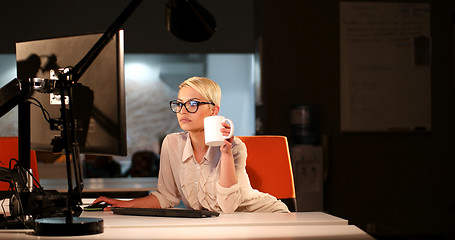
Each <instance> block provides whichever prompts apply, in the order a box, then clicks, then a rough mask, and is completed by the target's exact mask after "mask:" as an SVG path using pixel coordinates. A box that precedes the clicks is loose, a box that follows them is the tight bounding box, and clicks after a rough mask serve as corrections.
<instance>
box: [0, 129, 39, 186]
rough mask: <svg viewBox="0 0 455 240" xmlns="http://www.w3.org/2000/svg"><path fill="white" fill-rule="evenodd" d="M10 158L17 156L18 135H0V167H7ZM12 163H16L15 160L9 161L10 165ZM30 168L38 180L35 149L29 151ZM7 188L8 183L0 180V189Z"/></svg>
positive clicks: (16, 157)
mask: <svg viewBox="0 0 455 240" xmlns="http://www.w3.org/2000/svg"><path fill="white" fill-rule="evenodd" d="M11 158H15V159H18V158H19V139H18V137H0V167H4V168H8V167H9V163H10V159H11ZM14 165H16V162H15V161H13V162H11V167H14ZM30 168H31V169H32V171H33V176H34V177H35V178H36V180H38V181H39V174H38V164H37V162H36V152H35V151H30ZM8 189H9V183H7V182H1V181H0V191H7V190H8Z"/></svg>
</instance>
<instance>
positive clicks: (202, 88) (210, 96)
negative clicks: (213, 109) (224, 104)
mask: <svg viewBox="0 0 455 240" xmlns="http://www.w3.org/2000/svg"><path fill="white" fill-rule="evenodd" d="M183 87H190V88H192V89H194V90H196V91H197V92H198V93H200V94H201V95H202V96H203V97H204V98H205V99H206V100H207V101H209V102H213V103H215V105H216V106H220V104H221V88H220V86H218V84H217V83H216V82H214V81H212V80H210V79H208V78H205V77H191V78H188V79H187V80H185V81H184V82H182V83H181V84H180V85H179V89H181V88H183Z"/></svg>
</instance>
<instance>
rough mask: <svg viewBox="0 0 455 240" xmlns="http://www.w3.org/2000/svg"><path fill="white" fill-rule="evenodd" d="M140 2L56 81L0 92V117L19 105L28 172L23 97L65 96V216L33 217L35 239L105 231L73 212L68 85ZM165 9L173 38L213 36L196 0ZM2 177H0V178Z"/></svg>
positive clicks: (176, 0) (22, 158) (74, 151)
mask: <svg viewBox="0 0 455 240" xmlns="http://www.w3.org/2000/svg"><path fill="white" fill-rule="evenodd" d="M141 2H142V0H132V1H131V2H130V3H129V5H128V6H127V7H126V8H125V9H124V10H123V12H122V13H121V14H120V15H119V16H118V18H117V19H116V20H115V21H114V22H113V23H112V25H111V26H110V27H109V28H108V29H107V30H106V32H105V33H104V34H103V35H102V36H101V37H100V39H99V40H98V41H97V42H96V43H95V45H94V46H93V47H92V48H91V49H90V51H89V52H88V53H87V54H86V55H85V56H84V57H83V58H82V59H81V60H80V61H79V62H78V63H77V64H76V65H75V66H74V67H73V68H71V69H69V70H67V71H57V73H56V74H57V77H58V80H48V79H36V78H34V79H18V78H16V79H14V80H12V81H11V82H9V83H7V84H6V85H5V86H4V87H2V88H1V89H0V117H2V116H3V115H4V114H6V113H7V112H9V111H10V110H11V109H12V108H14V107H15V106H17V105H18V107H19V164H20V165H21V167H23V168H24V169H29V168H30V103H29V102H27V99H28V98H29V97H30V96H31V94H32V93H33V91H43V92H49V91H50V90H55V89H57V90H59V91H60V96H61V99H65V97H67V98H68V111H62V113H61V119H62V128H63V131H62V137H63V143H64V144H63V149H64V150H65V157H66V165H67V178H68V196H67V197H68V199H67V201H68V204H67V207H68V209H67V211H66V212H65V214H66V216H65V217H50V218H40V219H36V220H35V223H34V229H35V233H36V234H37V235H54V236H56V235H58V236H74V235H89V234H97V233H102V232H103V231H104V225H103V219H100V218H82V217H78V216H79V214H80V212H79V213H77V211H76V212H74V209H75V208H78V206H77V205H78V204H79V205H80V204H82V198H81V195H82V194H81V193H82V189H83V184H82V174H81V167H80V156H79V148H78V142H77V140H76V134H75V126H74V124H71V123H73V122H74V118H73V116H72V102H73V99H72V92H73V91H74V89H73V86H74V85H75V84H76V83H77V82H78V80H79V79H80V78H81V76H82V75H83V74H84V72H85V71H86V70H87V69H88V67H89V66H90V65H91V64H92V63H93V61H94V60H95V59H96V58H97V56H98V55H99V54H100V52H101V51H102V50H103V48H104V47H105V46H106V45H107V44H108V43H109V41H110V40H111V39H112V38H113V37H114V36H115V34H116V33H117V32H118V31H119V30H120V28H121V27H122V25H123V24H124V23H125V22H126V20H127V19H128V18H129V17H130V16H131V14H132V13H133V12H134V11H135V10H136V8H137V7H138V6H139V4H140V3H141ZM165 5H166V27H167V29H168V31H169V32H170V33H171V34H173V35H174V36H176V37H177V38H179V39H182V40H184V41H189V42H201V41H205V40H207V39H209V38H210V37H211V36H212V35H213V34H214V32H215V28H216V22H215V19H214V18H213V17H212V15H211V14H210V13H209V12H208V11H207V10H206V9H204V8H203V7H202V6H201V5H200V4H199V3H197V2H196V0H166V1H165ZM49 88H55V89H49ZM61 108H62V109H65V108H66V106H65V101H61ZM71 159H73V165H74V167H73V169H74V177H75V181H76V183H75V185H76V186H75V187H74V188H73V182H72V176H73V173H72V171H71V167H70V164H71ZM0 170H1V169H0ZM3 170H4V169H3ZM5 171H6V170H4V171H0V175H2V174H3V175H5V174H10V173H9V172H8V171H6V172H7V173H5ZM1 179H2V176H0V180H1ZM19 184H25V183H19ZM24 211H26V210H24ZM73 215H77V216H73Z"/></svg>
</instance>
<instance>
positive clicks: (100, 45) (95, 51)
mask: <svg viewBox="0 0 455 240" xmlns="http://www.w3.org/2000/svg"><path fill="white" fill-rule="evenodd" d="M141 2H142V0H133V1H131V2H130V3H129V4H128V6H127V7H126V8H125V9H124V10H123V12H122V13H121V14H120V15H119V16H118V17H117V19H116V20H115V21H114V22H113V23H112V24H111V26H109V28H108V29H107V30H106V32H104V34H103V35H102V36H101V37H100V39H98V41H97V42H96V43H95V45H93V47H92V48H91V49H90V51H89V52H88V53H87V54H86V55H85V56H84V57H83V58H82V59H81V60H80V61H79V62H78V63H77V64H76V65H75V66H74V67H73V68H72V69H71V70H70V71H69V72H67V73H65V74H63V75H62V77H63V78H67V77H68V76H71V80H72V82H77V81H78V80H79V79H80V78H81V76H82V75H83V74H84V72H85V71H86V70H87V69H88V68H89V67H90V65H91V64H92V63H93V61H94V60H95V59H96V57H98V55H99V54H100V52H101V51H102V50H103V49H104V47H105V46H106V45H107V44H108V43H109V41H110V40H111V39H112V38H113V37H114V36H115V34H116V33H117V32H118V31H119V30H120V28H121V27H122V26H123V24H124V23H125V22H126V20H128V18H129V17H130V16H131V14H132V13H133V12H134V11H135V10H136V8H137V7H138V6H139V4H140V3H141Z"/></svg>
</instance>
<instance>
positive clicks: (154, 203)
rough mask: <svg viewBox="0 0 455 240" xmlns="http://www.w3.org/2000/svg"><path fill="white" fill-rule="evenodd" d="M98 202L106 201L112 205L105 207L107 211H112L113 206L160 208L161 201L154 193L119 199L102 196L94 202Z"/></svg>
mask: <svg viewBox="0 0 455 240" xmlns="http://www.w3.org/2000/svg"><path fill="white" fill-rule="evenodd" d="M98 202H105V203H107V204H109V205H111V206H110V207H106V208H104V210H105V211H110V210H111V207H135V208H160V202H159V201H158V198H156V196H155V195H153V194H150V195H148V196H146V197H141V198H135V199H132V200H119V199H114V198H109V197H104V196H101V197H99V198H97V199H96V200H95V201H94V202H93V203H92V204H95V203H98Z"/></svg>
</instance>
